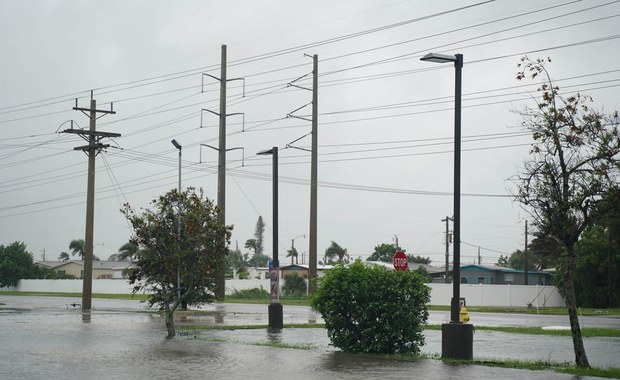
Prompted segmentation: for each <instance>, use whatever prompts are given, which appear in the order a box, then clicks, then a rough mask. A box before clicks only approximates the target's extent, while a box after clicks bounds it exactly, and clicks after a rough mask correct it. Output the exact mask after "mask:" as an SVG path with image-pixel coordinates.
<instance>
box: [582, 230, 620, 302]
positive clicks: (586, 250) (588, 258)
mask: <svg viewBox="0 0 620 380" xmlns="http://www.w3.org/2000/svg"><path fill="white" fill-rule="evenodd" d="M608 232H609V231H605V228H604V227H603V226H600V225H597V226H593V227H590V228H588V229H587V230H586V231H584V233H583V234H582V237H581V239H580V240H579V242H578V243H577V247H576V250H577V259H576V262H575V278H574V284H575V285H574V286H575V296H576V299H577V304H578V305H579V306H581V307H597V308H600V307H609V301H610V296H611V304H612V305H614V304H616V305H617V304H619V303H620V289H619V288H618V287H617V286H616V287H611V289H610V287H609V286H608V285H609V284H608V281H609V280H611V282H612V284H613V283H615V284H617V283H619V282H620V275H619V274H618V268H620V249H618V247H617V246H614V245H613V244H609V239H608V237H609V236H608ZM608 250H609V251H608ZM608 255H610V256H608ZM608 258H611V268H610V267H609V260H608ZM610 275H611V278H610V277H609V276H610ZM610 290H611V292H612V293H611V295H610V294H609V291H610Z"/></svg>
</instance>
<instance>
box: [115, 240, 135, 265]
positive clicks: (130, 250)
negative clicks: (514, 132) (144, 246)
mask: <svg viewBox="0 0 620 380" xmlns="http://www.w3.org/2000/svg"><path fill="white" fill-rule="evenodd" d="M136 253H138V244H136V242H134V241H131V240H130V241H128V242H127V243H125V244H123V245H122V246H121V247H120V248H119V249H118V255H117V257H116V258H117V259H118V261H123V260H127V259H131V258H132V257H133V255H135V254H136Z"/></svg>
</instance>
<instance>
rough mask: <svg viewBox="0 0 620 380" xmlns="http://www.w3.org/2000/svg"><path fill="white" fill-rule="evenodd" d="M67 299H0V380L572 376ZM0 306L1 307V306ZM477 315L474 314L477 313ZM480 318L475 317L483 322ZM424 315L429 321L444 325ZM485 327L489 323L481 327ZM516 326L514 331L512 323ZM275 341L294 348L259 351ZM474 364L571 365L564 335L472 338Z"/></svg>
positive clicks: (211, 315)
mask: <svg viewBox="0 0 620 380" xmlns="http://www.w3.org/2000/svg"><path fill="white" fill-rule="evenodd" d="M80 302H81V301H80V300H79V299H75V298H64V297H21V296H4V295H2V294H0V331H2V333H0V336H2V342H3V344H2V345H0V357H2V362H3V364H2V365H0V378H2V379H5V378H24V379H43V378H45V379H66V378H74V377H81V378H86V379H90V378H104V379H106V378H119V377H122V378H127V379H133V378H147V377H153V378H163V377H166V378H173V379H176V378H184V379H186V378H216V379H220V378H226V379H241V378H251V379H284V378H291V377H295V378H298V379H318V378H323V379H332V378H337V379H358V378H362V377H363V378H365V379H386V378H390V379H400V378H412V377H414V378H418V377H420V378H431V379H435V378H441V379H462V378H472V377H476V378H479V379H496V378H500V377H503V378H518V377H523V378H528V379H572V378H574V377H573V376H570V375H562V374H556V373H553V372H549V371H529V370H517V369H504V368H492V367H484V366H475V365H451V364H445V363H443V362H441V361H439V360H429V359H425V360H419V361H414V362H411V361H399V360H394V359H388V358H383V357H374V356H368V355H353V354H345V353H342V352H339V351H338V350H337V349H335V348H333V347H331V346H330V345H329V339H328V338H327V334H326V332H325V330H324V329H316V328H314V329H283V330H282V331H276V332H270V331H268V330H266V329H251V330H202V331H191V330H187V329H184V328H183V326H184V325H186V324H192V325H193V324H204V325H227V326H234V325H266V324H267V317H268V316H267V306H266V305H246V304H216V305H208V306H207V307H205V308H204V309H203V310H202V312H201V313H197V315H195V314H194V313H192V315H183V313H181V314H179V317H180V318H179V320H178V324H177V328H178V329H179V331H180V332H181V334H183V335H180V336H178V337H176V338H175V339H165V327H164V323H163V319H162V318H161V317H160V316H159V315H157V314H154V313H148V312H146V308H145V307H144V305H143V304H140V303H139V302H137V301H127V300H100V299H94V300H93V310H92V311H91V312H90V313H82V312H81V310H80V309H79V307H74V306H72V305H71V304H73V303H75V304H78V303H80ZM1 304H4V305H1ZM284 314H285V316H284V323H287V324H288V323H315V322H318V323H320V322H322V320H321V318H320V316H319V315H317V314H316V313H315V312H313V311H312V310H311V309H310V308H308V307H303V306H284ZM479 314H480V315H479ZM482 314H484V315H482ZM447 318H448V313H443V312H437V313H436V312H433V313H431V316H430V318H429V323H433V324H434V323H442V322H445V321H447ZM472 319H473V320H474V321H476V320H477V319H478V320H483V321H485V323H482V322H481V323H480V324H484V325H489V323H495V324H494V325H496V326H497V325H517V326H519V325H521V326H562V325H567V319H566V318H563V317H562V316H536V315H534V316H529V315H528V316H521V315H510V314H490V315H489V314H486V313H474V314H473V315H472ZM486 322H488V323H486ZM519 322H521V324H518V323H519ZM583 323H584V324H585V325H588V326H596V325H597V324H600V325H601V326H612V327H615V328H620V319H619V318H607V317H604V316H602V317H589V318H585V319H584V320H583ZM425 338H426V344H425V345H424V346H423V347H422V352H423V353H426V354H428V355H431V356H439V354H440V352H441V332H440V331H432V330H427V331H425ZM268 343H283V344H285V345H289V346H294V347H295V348H276V347H272V346H269V347H267V346H261V344H268ZM585 345H586V352H587V353H588V358H589V359H590V363H591V364H592V365H594V366H597V367H610V366H615V367H617V366H618V364H617V363H616V361H617V356H618V353H619V352H620V338H585ZM474 358H475V359H485V358H486V359H490V358H511V359H521V360H543V361H552V362H572V361H573V354H572V343H571V339H570V337H552V336H532V335H517V334H506V333H499V332H489V331H477V332H476V333H475V335H474Z"/></svg>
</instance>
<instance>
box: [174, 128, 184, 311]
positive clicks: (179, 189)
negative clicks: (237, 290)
mask: <svg viewBox="0 0 620 380" xmlns="http://www.w3.org/2000/svg"><path fill="white" fill-rule="evenodd" d="M171 143H172V145H174V147H175V148H177V149H178V150H179V187H178V193H179V197H180V196H181V151H182V149H183V146H182V145H181V144H179V143H178V142H177V140H175V139H172V141H171ZM177 238H178V239H179V244H180V242H181V212H180V210H179V215H178V221H177ZM177 297H178V299H179V302H181V274H180V269H179V267H178V266H177Z"/></svg>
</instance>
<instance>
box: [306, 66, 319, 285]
mask: <svg viewBox="0 0 620 380" xmlns="http://www.w3.org/2000/svg"><path fill="white" fill-rule="evenodd" d="M312 62H313V63H312V153H311V164H310V165H311V167H310V233H309V247H308V248H309V251H310V252H309V254H308V255H309V260H310V263H309V266H308V284H309V287H308V290H309V292H310V294H312V293H314V291H315V290H316V278H317V244H316V239H317V191H318V187H317V182H318V175H317V173H318V148H317V146H318V141H319V129H318V110H319V104H318V101H319V79H318V78H319V56H318V55H317V54H314V55H313V56H312Z"/></svg>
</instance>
